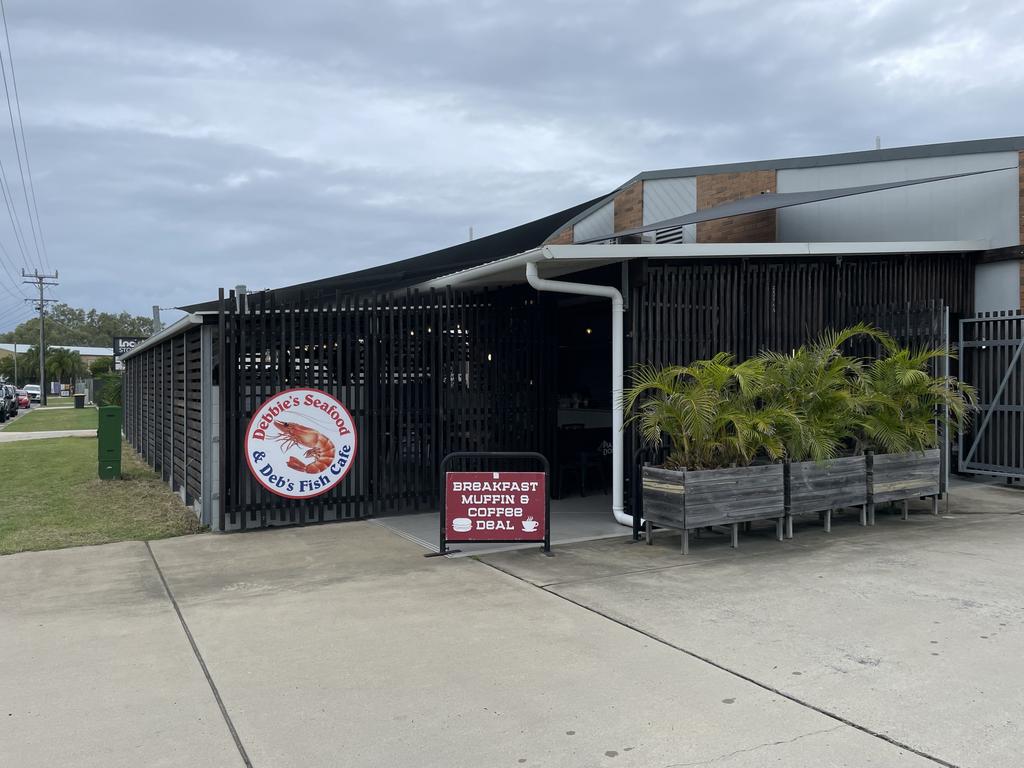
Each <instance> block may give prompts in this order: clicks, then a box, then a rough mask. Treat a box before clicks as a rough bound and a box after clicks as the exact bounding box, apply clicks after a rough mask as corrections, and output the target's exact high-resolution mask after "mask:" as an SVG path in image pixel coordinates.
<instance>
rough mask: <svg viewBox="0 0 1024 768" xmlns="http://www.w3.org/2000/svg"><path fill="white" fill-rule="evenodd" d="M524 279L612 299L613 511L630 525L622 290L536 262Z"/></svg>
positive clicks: (618, 519) (558, 289)
mask: <svg viewBox="0 0 1024 768" xmlns="http://www.w3.org/2000/svg"><path fill="white" fill-rule="evenodd" d="M526 282H527V283H529V284H530V286H531V287H533V288H534V289H535V290H538V291H550V292H553V293H569V294H575V295H577V296H597V297H599V298H605V299H610V300H611V302H612V381H611V385H612V387H611V390H612V515H614V517H615V521H616V522H617V523H619V524H621V525H629V526H632V525H633V518H632V516H631V515H627V514H626V507H625V503H624V499H625V493H624V471H625V465H626V462H625V445H624V440H623V433H622V421H623V409H622V386H623V328H622V326H623V317H624V315H625V308H624V305H623V301H622V294H621V293H620V292H619V290H618V289H617V288H613V287H612V286H609V285H591V284H587V283H571V282H567V281H564V280H546V279H544V278H542V277H541V276H540V275H539V274H538V272H537V262H536V261H528V262H527V263H526Z"/></svg>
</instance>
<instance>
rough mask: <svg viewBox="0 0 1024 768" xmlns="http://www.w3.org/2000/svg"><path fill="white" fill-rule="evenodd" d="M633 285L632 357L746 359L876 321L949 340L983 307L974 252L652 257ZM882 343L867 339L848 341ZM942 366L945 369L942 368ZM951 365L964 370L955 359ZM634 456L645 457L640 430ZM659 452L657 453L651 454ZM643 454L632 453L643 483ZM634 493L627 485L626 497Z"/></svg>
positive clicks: (635, 475)
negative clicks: (727, 355) (978, 304)
mask: <svg viewBox="0 0 1024 768" xmlns="http://www.w3.org/2000/svg"><path fill="white" fill-rule="evenodd" d="M631 286H632V288H631V294H630V317H629V322H630V326H631V331H630V335H631V337H632V343H631V345H630V350H629V352H630V354H631V360H630V362H632V363H650V364H653V365H668V364H686V363H689V362H692V361H694V360H701V359H707V358H709V357H712V356H713V355H714V354H715V353H717V352H731V353H732V354H734V355H735V356H736V358H737V359H738V360H745V359H747V358H749V357H752V356H753V355H756V354H758V353H759V352H761V351H762V350H772V351H776V352H790V351H792V350H793V349H795V348H797V347H799V346H800V345H801V344H804V343H805V342H807V341H810V340H812V339H814V338H815V337H816V336H818V335H819V334H820V333H821V332H822V331H825V330H827V329H829V328H833V329H840V328H845V327H847V326H850V325H853V324H855V323H858V322H867V323H871V324H873V325H875V326H877V327H879V328H881V329H882V330H884V331H886V332H887V333H889V334H891V335H892V336H893V337H894V338H895V339H896V340H897V341H899V342H900V343H903V344H907V345H910V346H920V345H929V346H940V345H943V344H947V343H949V340H948V334H947V332H946V327H945V323H946V318H945V312H946V309H947V308H948V311H949V315H950V318H951V320H950V323H951V324H952V325H951V327H952V328H953V329H954V330H955V328H956V321H957V320H959V318H961V317H963V316H966V315H970V314H971V313H972V312H973V306H974V259H973V257H972V256H971V255H969V254H960V253H952V254H950V253H940V254H920V255H907V256H863V257H849V256H846V257H843V258H836V257H831V258H818V259H810V258H808V259H800V260H797V259H793V260H787V261H778V260H774V261H772V260H760V259H753V258H751V259H745V260H736V261H714V262H703V263H701V262H687V263H669V264H664V263H653V262H648V264H647V265H645V266H644V267H642V268H640V269H635V270H634V272H633V275H632V278H631ZM848 351H850V352H851V353H852V354H858V355H862V356H867V355H874V354H877V353H878V352H879V350H878V349H877V347H876V346H875V345H874V344H873V343H869V342H865V341H861V342H859V343H858V345H855V346H854V345H852V346H851V349H849V350H848ZM936 373H938V371H936ZM951 373H953V374H954V375H955V374H956V361H953V365H952V370H951ZM626 442H627V445H628V446H630V454H629V455H630V456H640V455H641V454H638V453H637V452H638V451H639V449H640V447H641V446H640V442H639V440H638V438H637V436H636V435H635V434H633V430H629V434H628V435H627V441H626ZM649 458H653V457H649ZM640 465H641V462H630V463H629V465H628V467H629V468H628V470H627V482H628V483H629V484H630V488H631V489H633V488H636V487H637V483H638V482H639V467H640ZM631 498H632V492H629V493H627V501H628V500H630V499H631Z"/></svg>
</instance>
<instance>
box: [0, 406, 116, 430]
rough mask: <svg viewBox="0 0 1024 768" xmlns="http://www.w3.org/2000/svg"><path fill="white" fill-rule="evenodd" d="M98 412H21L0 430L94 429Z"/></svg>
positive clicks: (74, 410)
mask: <svg viewBox="0 0 1024 768" xmlns="http://www.w3.org/2000/svg"><path fill="white" fill-rule="evenodd" d="M98 418H99V416H98V412H97V411H96V409H95V408H90V407H86V408H71V409H69V410H59V411H51V410H48V409H40V410H38V411H36V410H32V411H22V412H21V414H20V415H19V416H16V417H15V418H14V420H13V421H8V422H7V423H6V424H4V425H3V426H2V427H0V428H2V429H4V430H5V431H7V432H46V431H49V430H54V429H96V422H97V420H98Z"/></svg>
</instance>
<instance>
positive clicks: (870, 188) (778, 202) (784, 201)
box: [577, 167, 1017, 243]
mask: <svg viewBox="0 0 1024 768" xmlns="http://www.w3.org/2000/svg"><path fill="white" fill-rule="evenodd" d="M1016 170H1017V168H1016V167H1012V168H992V169H990V170H987V171H969V172H967V173H954V174H950V175H948V176H930V177H928V178H925V179H908V180H905V181H888V182H885V183H883V184H867V185H865V186H862V187H841V188H839V189H816V190H812V191H808V192H766V193H765V194H762V195H753V196H752V197H745V198H743V199H742V200H734V201H732V202H731V203H723V204H722V205H716V206H714V207H713V208H705V209H704V210H701V211H696V212H694V213H688V214H686V215H685V216H675V217H673V218H671V219H665V220H664V221H656V222H654V223H653V224H645V225H644V226H642V227H634V228H632V229H625V230H622V231H621V232H615V233H613V234H610V235H602V236H601V237H594V238H590V239H589V240H580V241H577V242H578V243H598V242H603V241H605V240H610V239H612V238H615V237H628V236H629V235H639V234H642V233H644V232H652V231H654V230H658V229H665V228H667V227H678V226H685V225H687V224H699V223H700V222H702V221H714V220H715V219H728V218H730V217H732V216H745V215H746V214H749V213H760V212H762V211H771V210H775V209H778V208H789V207H792V206H794V205H806V204H807V203H820V202H822V201H823V200H835V199H836V198H839V197H850V196H852V195H864V194H867V193H868V192H881V191H882V190H884V189H896V188H898V187H909V186H912V185H914V184H928V183H931V182H933V181H946V180H947V179H960V178H963V177H964V176H977V175H978V174H982V173H995V172H996V171H1016Z"/></svg>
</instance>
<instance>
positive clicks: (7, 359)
mask: <svg viewBox="0 0 1024 768" xmlns="http://www.w3.org/2000/svg"><path fill="white" fill-rule="evenodd" d="M14 368H15V366H14V355H4V356H3V357H0V377H2V378H4V379H6V380H7V381H13V382H14V386H16V387H23V386H25V385H26V384H38V383H39V347H26V351H25V352H19V353H18V366H17V368H18V376H17V378H15V376H14Z"/></svg>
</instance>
